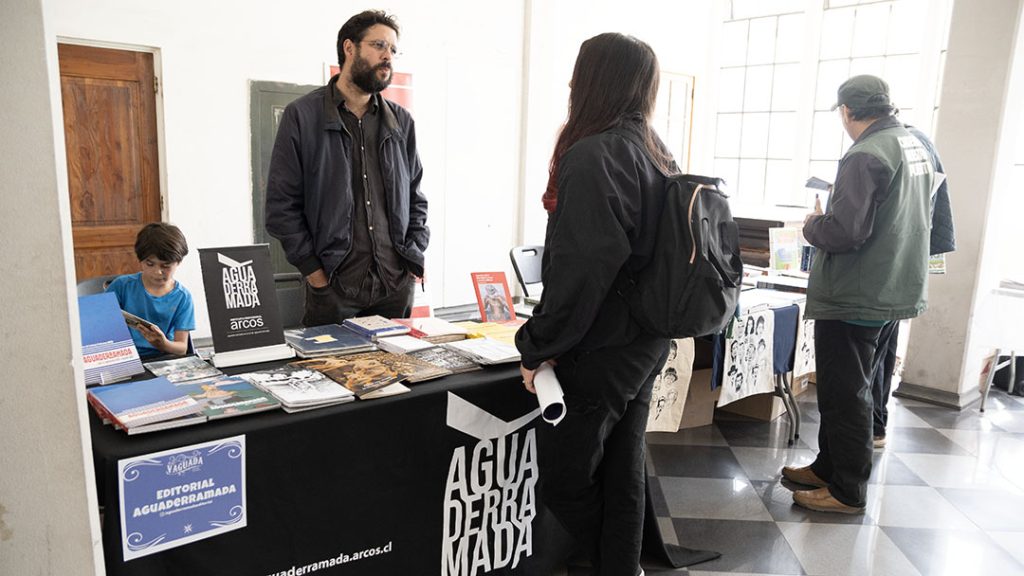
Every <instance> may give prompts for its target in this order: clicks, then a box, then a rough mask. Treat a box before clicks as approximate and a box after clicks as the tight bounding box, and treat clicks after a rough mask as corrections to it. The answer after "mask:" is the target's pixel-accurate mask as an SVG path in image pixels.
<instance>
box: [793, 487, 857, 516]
mask: <svg viewBox="0 0 1024 576" xmlns="http://www.w3.org/2000/svg"><path fill="white" fill-rule="evenodd" d="M793 502H795V503H796V504H797V505H799V506H803V507H804V508H807V509H808V510H817V511H818V512H838V513H840V514H863V513H864V508H863V507H861V508H857V507H855V506H847V505H846V504H843V503H842V502H840V501H839V500H836V498H835V496H833V495H832V494H831V493H830V492H829V491H828V488H818V489H817V490H798V491H796V492H793Z"/></svg>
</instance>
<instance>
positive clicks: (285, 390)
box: [239, 365, 355, 412]
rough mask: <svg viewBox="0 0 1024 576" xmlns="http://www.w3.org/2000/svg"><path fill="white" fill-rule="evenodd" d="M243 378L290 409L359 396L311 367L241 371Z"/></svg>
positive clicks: (349, 399)
mask: <svg viewBox="0 0 1024 576" xmlns="http://www.w3.org/2000/svg"><path fill="white" fill-rule="evenodd" d="M239 377H240V378H243V379H244V380H246V381H248V382H249V383H251V384H253V385H255V386H257V387H258V388H260V389H262V390H264V391H266V392H269V393H270V394H272V395H273V396H274V398H277V400H278V401H279V402H280V403H281V405H282V406H283V407H284V410H285V411H286V412H295V411H299V410H305V409H312V408H321V407H324V406H331V405H334V404H343V403H345V402H351V401H352V400H354V399H355V396H354V395H353V394H352V392H351V391H349V390H348V389H346V388H345V387H344V386H342V385H340V384H338V383H337V382H335V381H334V380H331V379H330V378H328V377H327V376H324V375H323V374H321V373H319V372H317V371H316V370H312V369H309V368H301V367H295V366H290V365H287V366H280V367H278V368H271V369H268V370H257V371H255V372H247V373H245V374H239Z"/></svg>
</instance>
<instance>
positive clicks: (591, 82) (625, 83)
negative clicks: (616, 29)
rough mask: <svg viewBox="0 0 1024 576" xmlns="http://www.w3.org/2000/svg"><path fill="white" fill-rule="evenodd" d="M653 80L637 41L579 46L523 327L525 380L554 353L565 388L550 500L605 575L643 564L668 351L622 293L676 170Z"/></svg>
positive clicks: (519, 339) (605, 37) (550, 448)
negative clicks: (538, 273)
mask: <svg viewBox="0 0 1024 576" xmlns="http://www.w3.org/2000/svg"><path fill="white" fill-rule="evenodd" d="M658 75H659V66H658V59H657V57H656V56H655V54H654V51H653V50H652V49H651V47H650V46H649V45H647V44H646V43H644V42H642V41H640V40H638V39H636V38H633V37H631V36H626V35H622V34H617V33H606V34H600V35H598V36H595V37H593V38H590V39H589V40H587V41H585V42H584V43H583V45H582V46H581V47H580V51H579V55H578V56H577V59H576V66H575V69H574V70H573V75H572V81H571V83H570V96H569V115H568V119H567V120H566V122H565V124H564V125H563V126H562V129H561V132H560V133H559V135H558V139H557V141H556V144H555V150H554V154H553V155H552V158H551V162H550V165H549V172H550V177H549V180H548V187H547V190H546V191H545V193H544V196H543V203H544V207H545V208H546V209H547V211H548V226H547V235H546V238H545V242H544V256H543V260H542V277H543V281H544V294H543V295H542V296H541V300H540V303H539V304H538V305H537V306H536V307H535V308H534V310H533V316H532V317H531V318H530V319H529V320H527V322H526V323H525V324H524V325H523V326H522V327H521V328H520V329H519V331H518V333H517V334H516V346H517V347H518V348H519V350H520V352H521V356H522V366H521V371H522V375H523V382H524V385H525V387H526V389H527V390H529V391H531V392H534V391H535V390H534V387H533V379H534V374H535V372H536V370H537V368H538V367H539V366H540V365H541V364H542V363H544V362H549V363H551V364H553V365H554V371H555V375H556V377H557V378H558V380H559V382H560V383H561V386H562V389H563V391H564V394H565V396H564V397H565V406H566V415H565V418H564V419H563V420H562V421H561V422H560V423H559V424H558V425H557V426H548V425H541V426H539V427H538V431H537V448H538V462H539V465H540V468H541V474H540V477H541V479H542V480H541V482H542V483H543V484H542V486H541V488H540V494H541V498H542V499H543V501H544V502H545V503H546V504H547V506H548V508H549V509H551V510H552V512H553V513H554V516H555V517H556V518H557V519H558V520H559V521H560V523H561V524H562V525H563V527H564V528H565V529H566V531H567V532H568V533H569V534H570V535H572V536H573V537H574V538H575V541H576V546H577V550H576V551H577V552H578V553H580V554H582V555H584V556H586V557H588V558H589V560H590V562H591V563H592V564H593V566H594V574H602V575H603V574H615V575H622V576H635V575H637V574H641V573H642V570H641V568H640V544H641V539H642V532H643V519H644V457H645V445H644V431H645V430H646V428H647V419H648V416H649V412H650V400H651V390H652V387H653V383H654V380H655V378H656V377H657V376H658V373H659V372H660V370H661V367H662V365H663V364H664V363H665V358H666V357H667V355H668V349H669V340H668V339H667V338H661V337H655V336H652V335H650V334H647V333H645V332H644V331H643V330H642V329H641V328H640V326H639V325H638V324H637V323H636V322H635V321H634V320H633V319H632V318H631V317H630V314H629V308H628V304H627V302H626V300H625V299H624V298H622V297H621V296H619V295H618V294H617V293H616V291H615V289H614V286H615V284H616V281H617V279H620V277H623V275H625V274H628V270H627V266H628V265H630V264H633V265H636V264H637V263H638V261H639V260H640V259H642V257H643V255H644V254H650V253H651V249H652V247H653V244H654V241H655V233H656V231H657V226H656V223H657V221H658V220H657V216H658V214H659V212H660V211H661V207H662V206H663V203H664V189H665V185H666V174H667V173H673V172H678V168H677V166H676V164H675V162H674V161H673V160H672V157H671V155H670V153H669V152H668V151H667V149H666V148H665V146H664V145H663V144H662V143H661V141H660V140H659V138H658V136H657V135H656V134H655V131H654V129H653V128H652V127H651V123H650V121H651V115H652V113H653V112H654V103H655V98H656V96H657V93H658V78H659V76H658ZM556 561H557V560H556ZM538 573H550V572H542V571H538Z"/></svg>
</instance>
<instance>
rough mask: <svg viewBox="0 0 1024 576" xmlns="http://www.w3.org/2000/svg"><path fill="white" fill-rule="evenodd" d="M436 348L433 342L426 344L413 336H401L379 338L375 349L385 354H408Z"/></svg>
mask: <svg viewBox="0 0 1024 576" xmlns="http://www.w3.org/2000/svg"><path fill="white" fill-rule="evenodd" d="M435 346H437V344H434V343H433V342H427V341H426V340H421V339H419V338H416V337H415V336H409V335H404V334H403V335H402V336H388V337H387V338H379V339H378V340H377V347H378V348H380V349H381V350H384V351H385V352H391V353H392V354H408V353H410V352H416V351H417V350H426V349H427V348H433V347H435Z"/></svg>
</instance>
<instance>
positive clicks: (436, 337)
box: [395, 316, 468, 344]
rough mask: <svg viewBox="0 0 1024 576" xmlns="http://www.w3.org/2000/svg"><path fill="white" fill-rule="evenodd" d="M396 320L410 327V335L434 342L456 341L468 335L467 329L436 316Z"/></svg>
mask: <svg viewBox="0 0 1024 576" xmlns="http://www.w3.org/2000/svg"><path fill="white" fill-rule="evenodd" d="M395 322H398V323H400V324H404V325H405V326H408V327H409V335H410V336H415V337H417V338H419V339H420V340H425V341H427V342H430V343H433V344H443V343H445V342H455V341H457V340H464V339H465V338H467V337H468V335H467V334H466V329H465V328H462V327H461V326H459V325H458V324H453V323H451V322H449V321H447V320H442V319H440V318H435V317H433V316H431V317H429V318H399V319H396V320H395Z"/></svg>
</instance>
